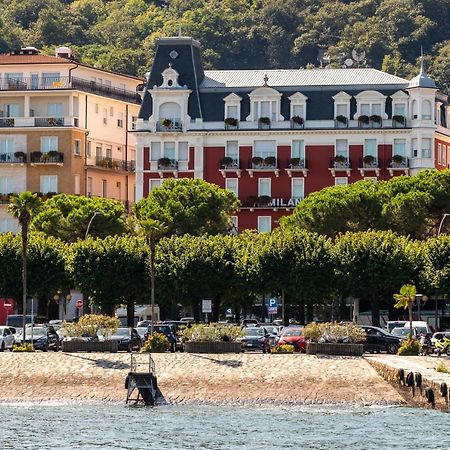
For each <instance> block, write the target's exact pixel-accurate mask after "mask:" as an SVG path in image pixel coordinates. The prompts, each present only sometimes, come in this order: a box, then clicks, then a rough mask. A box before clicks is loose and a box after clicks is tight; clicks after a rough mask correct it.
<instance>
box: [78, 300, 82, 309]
mask: <svg viewBox="0 0 450 450" xmlns="http://www.w3.org/2000/svg"><path fill="white" fill-rule="evenodd" d="M82 307H83V300H77V308H79V309H81V308H82Z"/></svg>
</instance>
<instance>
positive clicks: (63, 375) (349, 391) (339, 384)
mask: <svg viewBox="0 0 450 450" xmlns="http://www.w3.org/2000/svg"><path fill="white" fill-rule="evenodd" d="M144 358H145V356H144ZM153 358H154V361H155V364H156V373H157V376H158V386H159V388H160V390H161V393H162V394H163V396H164V399H165V400H166V401H167V402H168V403H174V404H179V403H198V404H201V403H214V404H224V405H225V404H226V405H233V404H355V405H373V404H381V405H392V404H404V401H403V400H402V398H401V397H400V396H399V394H398V393H397V392H396V391H395V389H393V388H392V387H391V386H390V385H389V384H388V383H386V382H385V381H383V379H382V378H381V377H380V376H379V375H378V374H377V373H376V371H375V369H374V368H373V367H371V366H370V364H369V363H368V362H367V361H366V360H365V359H364V358H351V357H317V356H312V355H303V354H302V355H296V354H294V355H262V354H250V353H245V354H220V355H209V354H187V353H175V354H170V353H166V354H154V355H153ZM0 364H1V368H2V370H1V373H0V389H1V393H2V394H1V401H3V402H10V401H14V402H15V401H60V400H64V401H74V402H114V403H118V402H124V401H125V397H126V391H125V389H124V380H125V377H126V375H127V373H128V372H129V371H130V355H129V354H126V353H116V354H110V353H41V352H36V353H9V352H8V353H6V352H5V353H1V354H0Z"/></svg>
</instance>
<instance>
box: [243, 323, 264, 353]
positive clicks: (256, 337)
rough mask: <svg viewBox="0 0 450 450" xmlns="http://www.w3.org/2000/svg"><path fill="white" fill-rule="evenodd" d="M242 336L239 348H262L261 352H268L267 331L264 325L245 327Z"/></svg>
mask: <svg viewBox="0 0 450 450" xmlns="http://www.w3.org/2000/svg"><path fill="white" fill-rule="evenodd" d="M244 333H245V334H244V336H242V338H241V340H240V342H241V349H242V351H244V350H262V352H263V353H269V352H270V342H269V336H270V335H269V333H268V331H267V329H266V328H264V327H245V328H244Z"/></svg>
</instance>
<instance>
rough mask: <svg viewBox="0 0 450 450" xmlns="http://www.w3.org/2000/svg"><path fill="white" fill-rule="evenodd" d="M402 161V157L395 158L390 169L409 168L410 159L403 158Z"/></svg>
mask: <svg viewBox="0 0 450 450" xmlns="http://www.w3.org/2000/svg"><path fill="white" fill-rule="evenodd" d="M401 158H402V159H400V157H398V158H397V157H395V156H394V157H393V158H392V160H391V162H390V164H389V167H391V168H393V169H405V168H408V167H409V159H408V158H405V157H401Z"/></svg>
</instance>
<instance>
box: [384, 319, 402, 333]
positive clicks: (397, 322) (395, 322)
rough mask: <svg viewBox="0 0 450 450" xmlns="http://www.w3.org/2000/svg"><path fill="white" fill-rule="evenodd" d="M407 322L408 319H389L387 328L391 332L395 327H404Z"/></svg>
mask: <svg viewBox="0 0 450 450" xmlns="http://www.w3.org/2000/svg"><path fill="white" fill-rule="evenodd" d="M406 323H407V322H406V320H389V321H387V322H386V330H387V331H389V333H391V332H392V330H393V329H394V328H398V327H403V326H404V325H405V324H406Z"/></svg>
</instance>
